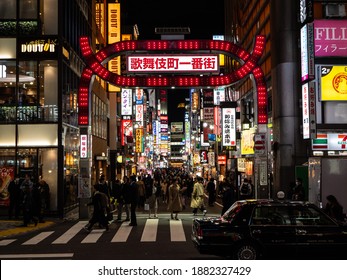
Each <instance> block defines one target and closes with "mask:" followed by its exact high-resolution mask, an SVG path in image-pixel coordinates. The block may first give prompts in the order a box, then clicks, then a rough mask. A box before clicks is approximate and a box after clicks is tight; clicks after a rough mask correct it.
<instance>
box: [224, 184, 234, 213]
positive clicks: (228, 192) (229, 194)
mask: <svg viewBox="0 0 347 280" xmlns="http://www.w3.org/2000/svg"><path fill="white" fill-rule="evenodd" d="M234 201H235V199H234V190H233V189H232V188H231V186H230V185H229V184H228V183H226V184H224V185H223V193H222V202H223V209H222V213H221V215H222V216H223V214H224V213H225V212H226V211H227V210H228V209H229V208H230V206H231V205H232V204H233V203H234Z"/></svg>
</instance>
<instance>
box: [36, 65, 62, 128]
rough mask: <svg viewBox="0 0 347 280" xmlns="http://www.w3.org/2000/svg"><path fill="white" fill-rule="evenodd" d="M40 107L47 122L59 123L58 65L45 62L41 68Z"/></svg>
mask: <svg viewBox="0 0 347 280" xmlns="http://www.w3.org/2000/svg"><path fill="white" fill-rule="evenodd" d="M39 73H40V74H39V79H40V82H39V84H40V100H39V102H40V105H41V106H42V108H43V114H44V120H45V121H52V122H56V121H58V63H57V61H55V60H44V61H41V62H40V66H39Z"/></svg>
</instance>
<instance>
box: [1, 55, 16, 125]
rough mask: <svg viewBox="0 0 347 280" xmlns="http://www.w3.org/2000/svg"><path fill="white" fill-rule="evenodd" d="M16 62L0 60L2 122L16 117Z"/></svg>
mask: <svg viewBox="0 0 347 280" xmlns="http://www.w3.org/2000/svg"><path fill="white" fill-rule="evenodd" d="M15 105H16V62H15V61H12V60H0V123H8V122H14V121H15V119H16V107H15Z"/></svg>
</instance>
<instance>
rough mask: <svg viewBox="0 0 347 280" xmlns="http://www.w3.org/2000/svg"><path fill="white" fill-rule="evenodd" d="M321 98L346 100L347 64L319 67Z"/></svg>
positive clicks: (325, 99)
mask: <svg viewBox="0 0 347 280" xmlns="http://www.w3.org/2000/svg"><path fill="white" fill-rule="evenodd" d="M320 75H321V100H322V101H347V65H339V66H337V65H334V66H332V65H329V66H326V65H324V66H321V67H320Z"/></svg>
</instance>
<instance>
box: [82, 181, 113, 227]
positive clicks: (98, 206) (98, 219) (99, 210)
mask: <svg viewBox="0 0 347 280" xmlns="http://www.w3.org/2000/svg"><path fill="white" fill-rule="evenodd" d="M94 189H95V192H94V194H93V197H92V201H91V202H90V203H88V204H87V205H93V215H92V217H91V219H90V220H89V222H88V224H87V225H86V226H85V227H84V229H85V230H86V231H88V232H89V231H91V229H92V228H93V226H94V224H96V223H99V225H102V226H103V227H105V229H106V231H109V226H108V220H107V206H108V197H107V196H106V194H105V193H103V192H101V191H100V186H99V185H98V184H96V185H95V186H94Z"/></svg>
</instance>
